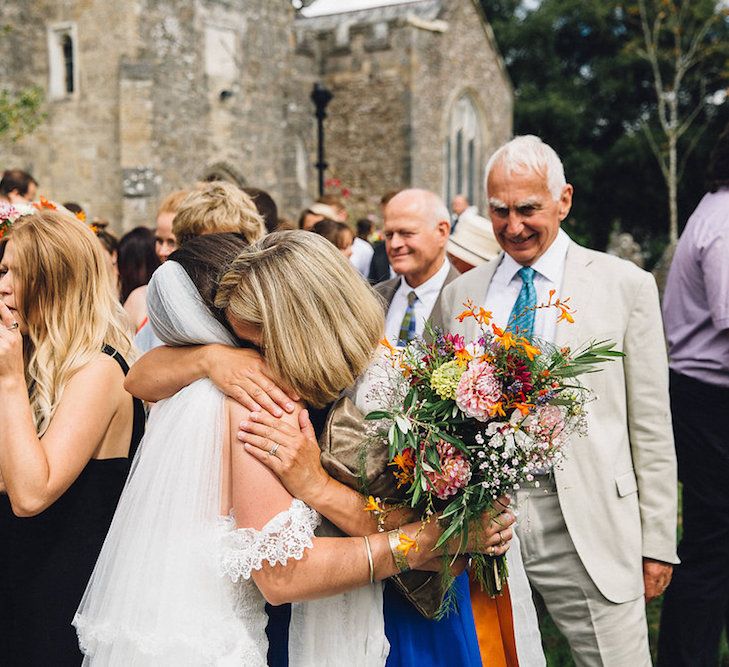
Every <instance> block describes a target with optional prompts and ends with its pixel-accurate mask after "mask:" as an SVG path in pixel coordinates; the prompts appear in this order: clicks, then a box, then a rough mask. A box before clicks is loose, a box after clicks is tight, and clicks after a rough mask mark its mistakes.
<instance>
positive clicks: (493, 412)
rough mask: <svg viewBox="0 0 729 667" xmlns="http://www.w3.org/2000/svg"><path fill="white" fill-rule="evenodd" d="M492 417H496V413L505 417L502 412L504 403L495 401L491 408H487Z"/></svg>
mask: <svg viewBox="0 0 729 667" xmlns="http://www.w3.org/2000/svg"><path fill="white" fill-rule="evenodd" d="M489 412H490V413H491V416H492V417H496V416H497V415H498V416H499V417H506V413H505V412H504V404H503V403H502V402H501V401H496V403H494V404H493V405H492V406H491V409H490V410H489Z"/></svg>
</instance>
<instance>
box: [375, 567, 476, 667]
mask: <svg viewBox="0 0 729 667" xmlns="http://www.w3.org/2000/svg"><path fill="white" fill-rule="evenodd" d="M453 587H454V590H455V593H456V606H455V609H453V610H452V611H451V612H450V613H449V614H448V615H447V616H446V617H445V618H443V619H442V620H440V621H431V620H429V619H427V618H425V617H424V616H421V615H420V614H419V613H418V612H417V611H416V610H415V607H413V606H412V605H411V604H410V603H409V602H408V601H407V600H406V599H405V598H404V597H403V596H402V595H401V594H400V593H399V592H398V591H397V589H396V588H395V586H394V585H393V584H390V583H386V584H385V589H384V609H385V634H386V635H387V639H388V640H389V642H390V655H389V657H388V658H387V667H443V665H454V666H455V665H458V667H481V664H482V663H481V654H480V652H479V649H478V638H477V637H476V625H475V623H474V620H473V611H472V610H471V594H470V593H469V589H468V573H467V572H464V573H462V574H461V575H459V576H458V577H457V578H456V580H455V582H454V583H453Z"/></svg>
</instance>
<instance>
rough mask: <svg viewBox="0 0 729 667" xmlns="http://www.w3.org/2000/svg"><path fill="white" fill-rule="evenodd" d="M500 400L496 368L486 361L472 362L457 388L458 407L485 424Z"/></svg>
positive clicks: (499, 384)
mask: <svg viewBox="0 0 729 667" xmlns="http://www.w3.org/2000/svg"><path fill="white" fill-rule="evenodd" d="M500 398H501V383H500V382H499V379H498V377H496V368H494V366H492V365H491V364H490V363H488V362H486V361H477V360H473V361H471V362H470V363H469V364H468V368H467V369H466V371H465V372H464V373H463V375H462V376H461V380H460V382H459V383H458V387H457V388H456V405H457V406H458V407H459V408H460V409H461V410H463V412H465V413H466V415H468V416H469V417H474V418H475V419H478V420H479V421H482V422H485V421H488V419H489V417H490V416H491V409H492V408H493V407H494V406H495V405H496V403H498V402H499V399H500Z"/></svg>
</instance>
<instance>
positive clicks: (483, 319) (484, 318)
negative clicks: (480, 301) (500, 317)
mask: <svg viewBox="0 0 729 667" xmlns="http://www.w3.org/2000/svg"><path fill="white" fill-rule="evenodd" d="M493 316H494V314H493V313H492V312H491V311H490V310H484V309H483V307H481V308H479V309H478V314H477V315H476V320H478V322H480V323H481V324H489V323H490V322H491V318H492V317H493Z"/></svg>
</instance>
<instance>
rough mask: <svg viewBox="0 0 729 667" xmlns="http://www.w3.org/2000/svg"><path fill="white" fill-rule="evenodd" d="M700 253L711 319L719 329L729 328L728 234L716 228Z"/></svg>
mask: <svg viewBox="0 0 729 667" xmlns="http://www.w3.org/2000/svg"><path fill="white" fill-rule="evenodd" d="M707 241H708V242H707V244H706V246H705V247H704V249H703V252H702V254H701V267H702V270H703V276H704V287H705V289H706V297H707V300H708V305H709V312H710V314H711V321H712V322H713V323H714V326H715V327H716V328H717V329H718V330H719V331H722V330H725V329H729V234H728V233H727V232H726V231H725V230H723V229H722V230H716V231H715V232H714V234H712V238H710V239H707Z"/></svg>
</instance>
